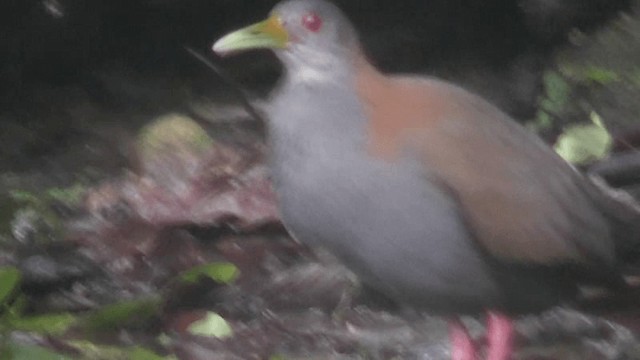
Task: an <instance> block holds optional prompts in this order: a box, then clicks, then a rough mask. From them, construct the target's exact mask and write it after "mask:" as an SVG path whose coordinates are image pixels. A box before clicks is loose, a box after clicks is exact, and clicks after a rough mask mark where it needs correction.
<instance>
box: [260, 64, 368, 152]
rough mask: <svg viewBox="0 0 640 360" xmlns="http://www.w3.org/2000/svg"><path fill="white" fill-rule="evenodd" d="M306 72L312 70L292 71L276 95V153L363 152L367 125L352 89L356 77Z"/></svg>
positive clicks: (273, 124)
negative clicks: (292, 151) (279, 151)
mask: <svg viewBox="0 0 640 360" xmlns="http://www.w3.org/2000/svg"><path fill="white" fill-rule="evenodd" d="M305 71H313V70H302V71H297V70H296V71H289V72H288V73H287V74H286V75H285V78H284V79H283V80H284V81H283V83H282V84H281V86H280V87H279V88H278V89H277V90H276V92H275V94H274V97H273V102H272V107H271V109H270V112H269V118H270V124H269V129H270V132H271V137H272V138H273V140H274V141H273V142H274V145H275V146H276V149H275V150H276V151H278V150H282V151H287V152H288V151H291V149H289V148H283V147H287V146H288V147H293V148H295V149H296V151H304V152H309V153H311V154H317V155H322V154H329V153H334V152H341V151H344V150H345V149H347V148H349V149H350V151H353V150H354V149H355V150H358V149H363V148H364V135H365V134H366V128H365V126H366V124H365V119H364V115H363V112H362V109H361V104H360V102H359V100H358V99H357V96H356V94H355V91H354V90H352V89H351V87H350V84H352V83H353V80H352V77H353V75H351V74H346V73H345V74H340V73H339V72H335V71H334V72H332V73H331V74H330V75H327V74H325V73H323V72H318V73H312V74H309V73H306V72H305ZM282 144H285V145H283V146H281V145H282ZM276 155H277V154H276Z"/></svg>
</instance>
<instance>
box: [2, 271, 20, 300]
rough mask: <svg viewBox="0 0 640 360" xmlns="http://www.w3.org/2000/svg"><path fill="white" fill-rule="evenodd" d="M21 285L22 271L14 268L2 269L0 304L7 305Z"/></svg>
mask: <svg viewBox="0 0 640 360" xmlns="http://www.w3.org/2000/svg"><path fill="white" fill-rule="evenodd" d="M19 283H20V271H18V269H16V268H13V267H6V268H0V304H6V302H7V301H8V300H9V297H10V296H11V295H12V294H13V293H14V291H15V289H16V287H17V286H18V284H19Z"/></svg>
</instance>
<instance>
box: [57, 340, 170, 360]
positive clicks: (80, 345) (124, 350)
mask: <svg viewBox="0 0 640 360" xmlns="http://www.w3.org/2000/svg"><path fill="white" fill-rule="evenodd" d="M70 345H72V346H73V347H74V348H75V349H76V350H77V351H78V352H80V354H81V355H80V356H77V357H75V358H76V359H81V360H114V359H127V360H177V358H176V357H175V356H161V355H158V354H156V353H155V352H153V351H151V350H148V349H145V348H142V347H139V346H133V347H124V346H106V345H98V344H95V343H92V342H89V341H72V342H70Z"/></svg>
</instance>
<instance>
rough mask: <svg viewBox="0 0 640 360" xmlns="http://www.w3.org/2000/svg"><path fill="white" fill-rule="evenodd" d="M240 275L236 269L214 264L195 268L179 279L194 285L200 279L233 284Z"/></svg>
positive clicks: (227, 265) (223, 264)
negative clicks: (205, 278) (204, 278)
mask: <svg viewBox="0 0 640 360" xmlns="http://www.w3.org/2000/svg"><path fill="white" fill-rule="evenodd" d="M239 274H240V271H239V270H238V268H237V267H236V266H235V265H233V264H231V263H226V262H214V263H210V264H204V265H198V266H195V267H193V268H191V269H189V270H187V271H185V272H183V273H182V274H180V278H181V279H182V281H185V282H187V283H195V282H197V281H198V279H199V278H201V277H207V278H210V279H212V280H214V281H216V282H219V283H222V284H229V283H231V282H233V281H234V280H235V279H236V278H237V277H238V276H239Z"/></svg>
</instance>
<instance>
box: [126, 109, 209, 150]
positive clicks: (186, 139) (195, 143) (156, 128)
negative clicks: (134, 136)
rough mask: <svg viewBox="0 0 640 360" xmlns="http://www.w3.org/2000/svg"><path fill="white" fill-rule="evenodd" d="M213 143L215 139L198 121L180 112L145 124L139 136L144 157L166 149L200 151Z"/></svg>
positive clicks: (139, 144)
mask: <svg viewBox="0 0 640 360" xmlns="http://www.w3.org/2000/svg"><path fill="white" fill-rule="evenodd" d="M212 145H213V140H212V139H211V138H210V137H209V135H208V134H207V132H206V131H205V130H204V129H203V128H202V127H201V126H200V125H198V123H196V122H195V121H193V120H192V119H191V118H189V117H187V116H184V115H180V114H168V115H163V116H161V117H159V118H158V119H156V120H155V121H153V122H151V123H150V124H149V125H147V126H145V127H144V128H143V129H142V130H141V131H140V135H139V136H138V147H139V150H140V153H141V156H143V157H149V156H154V154H156V153H158V152H161V153H162V152H166V151H185V152H190V153H200V152H202V151H205V150H208V149H209V148H211V146H212Z"/></svg>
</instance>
